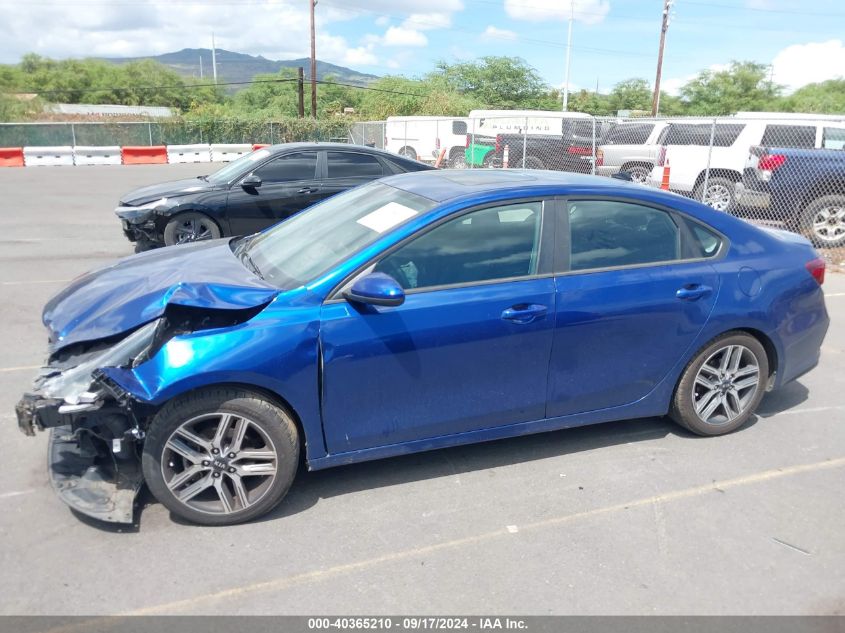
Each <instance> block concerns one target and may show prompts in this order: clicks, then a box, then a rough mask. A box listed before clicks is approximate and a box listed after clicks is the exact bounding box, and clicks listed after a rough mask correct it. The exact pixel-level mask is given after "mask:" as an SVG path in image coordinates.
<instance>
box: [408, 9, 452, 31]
mask: <svg viewBox="0 0 845 633" xmlns="http://www.w3.org/2000/svg"><path fill="white" fill-rule="evenodd" d="M402 26H403V27H404V28H406V29H413V30H415V31H431V30H434V29H448V28H449V27H450V26H452V15H451V14H450V13H412V14H411V15H409V16H408V17H407V19H406V20H405V21H404V22H402Z"/></svg>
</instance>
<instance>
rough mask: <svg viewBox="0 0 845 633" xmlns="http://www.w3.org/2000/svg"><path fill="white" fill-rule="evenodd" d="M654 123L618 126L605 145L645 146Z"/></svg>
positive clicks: (611, 132) (608, 136)
mask: <svg viewBox="0 0 845 633" xmlns="http://www.w3.org/2000/svg"><path fill="white" fill-rule="evenodd" d="M653 129H654V123H635V124H627V125H626V124H622V125H617V126H616V127H615V128H613V130H611V131H610V133H609V134H608V135H607V140H606V141H605V143H607V144H609V145H644V144H645V142H646V141H647V140H648V137H649V134H651V131H652V130H653Z"/></svg>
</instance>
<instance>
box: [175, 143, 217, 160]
mask: <svg viewBox="0 0 845 633" xmlns="http://www.w3.org/2000/svg"><path fill="white" fill-rule="evenodd" d="M167 162H168V163H210V162H211V146H210V145H168V146H167Z"/></svg>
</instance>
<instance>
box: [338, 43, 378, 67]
mask: <svg viewBox="0 0 845 633" xmlns="http://www.w3.org/2000/svg"><path fill="white" fill-rule="evenodd" d="M343 63H344V64H347V65H349V66H374V65H376V64H378V57H376V55H375V53H374V52H373V49H372V46H359V47H357V48H349V49H347V50H346V54H345V55H344V56H343Z"/></svg>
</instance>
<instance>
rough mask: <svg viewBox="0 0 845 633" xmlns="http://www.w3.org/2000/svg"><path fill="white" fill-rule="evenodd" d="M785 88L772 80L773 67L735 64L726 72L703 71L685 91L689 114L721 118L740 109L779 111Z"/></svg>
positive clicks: (684, 95) (683, 89) (742, 63)
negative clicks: (771, 68) (781, 96)
mask: <svg viewBox="0 0 845 633" xmlns="http://www.w3.org/2000/svg"><path fill="white" fill-rule="evenodd" d="M782 91H783V88H782V87H781V86H779V85H777V84H774V83H772V82H771V81H770V80H769V68H768V66H765V65H764V64H757V63H755V62H737V61H733V62H731V64H730V66H729V67H728V68H727V69H726V70H719V71H713V70H703V71H701V72H700V73H699V74H698V76H697V77H695V78H694V79H692V80H690V81H689V82H688V83H686V84H685V85H684V86H683V87H682V88H681V96H682V97H683V98H684V100H685V101H686V102H687V108H686V109H687V112H688V113H689V114H706V115H721V114H733V113H735V112H738V111H740V110H757V111H765V110H775V109H777V108H778V107H779V105H780V95H781V92H782Z"/></svg>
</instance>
